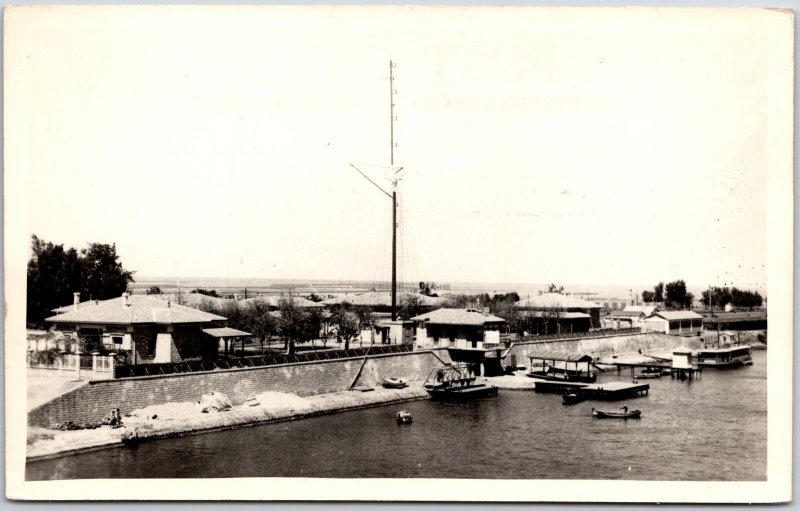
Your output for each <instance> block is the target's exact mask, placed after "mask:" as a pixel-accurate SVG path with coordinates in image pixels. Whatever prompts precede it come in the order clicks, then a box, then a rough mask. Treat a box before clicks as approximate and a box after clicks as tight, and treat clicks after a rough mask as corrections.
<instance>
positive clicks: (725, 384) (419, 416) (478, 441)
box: [26, 351, 767, 481]
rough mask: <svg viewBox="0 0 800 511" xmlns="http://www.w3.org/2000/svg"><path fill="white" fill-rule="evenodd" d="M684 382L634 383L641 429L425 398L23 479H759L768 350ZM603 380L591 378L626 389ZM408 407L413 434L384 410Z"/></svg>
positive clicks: (152, 446) (74, 460) (128, 452)
mask: <svg viewBox="0 0 800 511" xmlns="http://www.w3.org/2000/svg"><path fill="white" fill-rule="evenodd" d="M753 359H754V365H753V366H750V367H745V368H741V369H730V370H713V369H706V370H704V371H703V373H702V376H701V377H700V378H699V379H698V380H696V381H679V380H677V379H672V378H670V377H666V378H660V379H655V380H642V383H644V382H647V383H649V384H650V386H651V389H650V395H649V396H646V397H641V398H636V399H631V400H628V401H627V402H626V403H627V405H628V406H629V407H630V408H638V409H640V410H642V416H643V417H642V419H640V420H628V421H623V420H614V419H605V420H604V419H596V418H593V417H592V416H591V412H590V411H591V407H592V406H595V407H597V408H600V409H618V408H619V407H620V406H621V405H622V403H614V402H612V403H600V402H586V403H581V404H578V405H574V406H564V405H562V404H561V398H560V396H557V395H546V394H536V393H534V392H529V391H508V390H507V391H502V390H501V392H500V395H499V396H498V397H497V398H489V399H485V400H481V401H476V402H472V403H461V404H458V403H439V402H434V401H429V400H424V401H415V402H412V403H403V404H395V405H389V406H383V407H379V408H371V409H366V410H359V411H353V412H345V413H340V414H337V415H329V416H324V417H317V418H313V419H305V420H300V421H294V422H285V423H278V424H270V425H263V426H254V427H249V428H243V429H238V430H232V431H223V432H217V433H209V434H204V435H194V436H188V437H183V438H175V439H168V440H159V441H155V442H149V443H144V444H141V445H139V446H137V447H135V448H120V449H109V450H104V451H96V452H92V453H86V454H79V455H74V456H69V457H65V458H60V459H55V460H45V461H40V462H34V463H30V464H28V467H27V474H26V475H27V478H28V479H29V480H30V479H35V480H39V479H82V478H144V477H256V476H259V477H270V476H288V477H291V476H305V477H358V478H368V477H437V478H487V479H495V478H502V479H518V478H522V479H631V480H702V481H721V480H738V481H764V480H766V470H767V403H766V398H767V378H766V360H767V356H766V352H765V351H760V352H759V351H757V352H754V353H753ZM628 374H629V372H628V371H623V372H622V374H621V375H617V374H616V372H613V373H606V374H604V375H602V376H601V378H600V379H599V380H600V381H612V380H625V379H627V375H628ZM401 408H403V409H406V410H409V411H410V412H411V413H412V414H413V415H414V423H413V424H411V425H398V424H396V422H395V418H394V416H395V413H396V412H397V410H399V409H401Z"/></svg>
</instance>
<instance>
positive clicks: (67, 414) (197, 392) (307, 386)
mask: <svg viewBox="0 0 800 511" xmlns="http://www.w3.org/2000/svg"><path fill="white" fill-rule="evenodd" d="M363 362H364V359H363V358H354V359H347V360H330V361H323V362H313V363H303V364H288V365H280V366H266V367H258V368H253V369H231V370H224V371H211V372H206V373H188V374H176V375H166V376H157V377H139V378H128V379H122V380H108V381H98V382H90V383H89V384H88V385H84V386H83V387H80V388H78V389H75V390H73V391H71V392H68V393H66V394H63V395H62V396H60V397H58V398H56V399H54V400H53V401H50V402H48V403H45V404H44V405H42V406H39V407H37V408H35V409H33V410H31V411H30V412H29V413H28V424H30V425H35V426H44V427H50V426H52V425H54V424H56V423H59V422H65V421H73V422H88V421H96V420H100V419H101V418H102V417H103V416H104V415H106V414H107V413H108V412H109V410H111V409H113V408H119V409H120V411H121V412H122V413H123V414H125V413H130V412H132V411H133V410H136V409H140V408H144V407H147V406H150V405H155V404H162V403H168V402H187V401H198V400H199V399H200V397H201V396H202V395H203V394H208V393H210V392H212V391H217V392H222V393H223V394H226V395H227V396H228V397H229V398H230V399H231V401H232V402H233V403H234V405H237V404H241V403H243V402H244V401H245V400H247V399H248V398H250V397H252V396H253V395H255V394H259V393H261V392H266V391H277V392H288V393H293V394H297V395H300V396H309V395H314V394H325V393H329V392H337V391H341V390H346V389H347V388H349V386H350V384H351V383H352V382H353V379H354V378H355V377H356V374H358V370H359V368H360V367H361V365H362V363H363ZM440 364H441V363H440V361H439V359H437V358H436V357H434V355H432V354H431V353H430V352H411V353H403V354H394V355H379V356H375V357H371V358H370V359H368V360H367V363H366V365H365V366H364V371H362V375H361V376H360V377H359V382H358V383H357V384H359V385H377V383H378V382H380V380H381V379H382V378H384V377H387V376H402V377H405V378H407V379H409V380H423V379H425V378H426V377H427V376H428V373H430V371H431V370H432V369H433V367H437V366H438V365H440Z"/></svg>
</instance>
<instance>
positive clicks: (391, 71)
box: [389, 60, 399, 321]
mask: <svg viewBox="0 0 800 511" xmlns="http://www.w3.org/2000/svg"><path fill="white" fill-rule="evenodd" d="M394 94H395V90H394V63H393V62H392V61H391V60H390V61H389V165H390V166H392V167H393V166H394ZM398 172H399V171H398ZM396 319H397V179H395V180H393V181H392V321H395V320H396Z"/></svg>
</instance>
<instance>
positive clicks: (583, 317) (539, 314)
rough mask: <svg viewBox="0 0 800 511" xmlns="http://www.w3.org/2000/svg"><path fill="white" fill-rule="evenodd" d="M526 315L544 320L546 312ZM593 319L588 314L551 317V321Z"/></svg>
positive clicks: (573, 313)
mask: <svg viewBox="0 0 800 511" xmlns="http://www.w3.org/2000/svg"><path fill="white" fill-rule="evenodd" d="M523 314H525V313H523ZM526 315H529V316H531V317H534V318H543V317H544V315H545V312H543V311H534V312H530V313H527V314H526ZM591 317H592V316H591V315H589V314H586V313H585V312H559V313H558V314H557V315H553V316H551V319H590V318H591Z"/></svg>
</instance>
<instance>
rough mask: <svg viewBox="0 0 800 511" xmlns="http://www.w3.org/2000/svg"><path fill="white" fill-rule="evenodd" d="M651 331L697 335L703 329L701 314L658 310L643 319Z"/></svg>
mask: <svg viewBox="0 0 800 511" xmlns="http://www.w3.org/2000/svg"><path fill="white" fill-rule="evenodd" d="M644 324H645V328H646V329H647V330H649V331H651V332H663V333H665V334H671V335H697V334H699V333H701V332H702V331H703V316H701V315H700V314H698V313H696V312H694V311H658V312H656V313H655V314H653V315H652V316H651V317H649V318H647V319H645V320H644Z"/></svg>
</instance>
